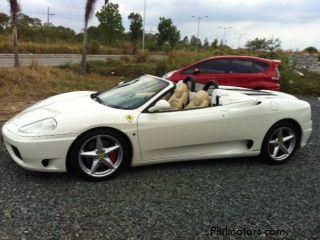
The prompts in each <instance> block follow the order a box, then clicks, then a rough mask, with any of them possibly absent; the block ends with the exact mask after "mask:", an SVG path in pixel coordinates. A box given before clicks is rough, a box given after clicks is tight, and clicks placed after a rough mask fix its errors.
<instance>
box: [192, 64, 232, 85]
mask: <svg viewBox="0 0 320 240" xmlns="http://www.w3.org/2000/svg"><path fill="white" fill-rule="evenodd" d="M229 68H230V60H229V59H215V60H208V61H205V62H202V63H199V65H198V66H196V68H195V71H194V72H193V77H194V78H195V79H196V81H197V82H199V83H203V84H206V83H208V82H209V81H211V80H215V81H217V82H218V83H219V84H220V85H228V82H229V80H230V79H229V75H230V74H229Z"/></svg>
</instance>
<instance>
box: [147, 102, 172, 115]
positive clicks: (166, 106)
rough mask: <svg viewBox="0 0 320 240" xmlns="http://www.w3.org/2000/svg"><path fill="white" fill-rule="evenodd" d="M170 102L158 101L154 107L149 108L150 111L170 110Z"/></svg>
mask: <svg viewBox="0 0 320 240" xmlns="http://www.w3.org/2000/svg"><path fill="white" fill-rule="evenodd" d="M170 108H171V106H170V103H169V102H168V101H166V100H160V101H158V102H157V103H156V104H155V105H154V106H153V107H151V108H149V110H148V111H149V112H151V113H153V112H158V111H168V110H170Z"/></svg>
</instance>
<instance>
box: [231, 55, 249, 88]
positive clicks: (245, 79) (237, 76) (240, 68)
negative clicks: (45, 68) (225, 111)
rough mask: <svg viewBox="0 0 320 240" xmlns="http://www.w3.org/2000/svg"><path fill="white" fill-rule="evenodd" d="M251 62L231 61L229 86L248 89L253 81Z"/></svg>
mask: <svg viewBox="0 0 320 240" xmlns="http://www.w3.org/2000/svg"><path fill="white" fill-rule="evenodd" d="M252 72H253V62H252V61H250V60H246V59H233V60H232V61H231V66H230V75H231V77H232V81H231V82H230V85H232V86H237V87H249V86H250V82H252V81H254V78H255V74H253V73H252Z"/></svg>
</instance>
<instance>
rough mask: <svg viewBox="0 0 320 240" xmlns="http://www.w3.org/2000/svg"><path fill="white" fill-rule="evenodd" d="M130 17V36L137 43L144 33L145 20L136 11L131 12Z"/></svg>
mask: <svg viewBox="0 0 320 240" xmlns="http://www.w3.org/2000/svg"><path fill="white" fill-rule="evenodd" d="M128 19H129V20H130V38H131V41H132V42H134V43H135V44H136V43H137V41H138V40H139V38H140V36H141V35H142V26H143V20H142V17H141V15H140V14H139V13H134V12H132V13H130V15H129V16H128Z"/></svg>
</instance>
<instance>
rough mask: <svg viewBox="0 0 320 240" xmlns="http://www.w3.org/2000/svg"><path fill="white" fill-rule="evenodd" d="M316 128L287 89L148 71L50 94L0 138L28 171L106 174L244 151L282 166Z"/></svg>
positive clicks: (9, 125)
mask: <svg viewBox="0 0 320 240" xmlns="http://www.w3.org/2000/svg"><path fill="white" fill-rule="evenodd" d="M189 83H191V84H189ZM188 85H191V86H190V87H189V86H188ZM196 88H198V89H199V88H200V89H199V90H198V91H196ZM311 130H312V121H311V109H310V105H309V104H308V103H307V102H304V101H301V100H298V99H297V98H295V97H293V96H291V95H288V94H285V93H280V92H272V91H254V90H250V89H243V88H235V87H220V88H219V86H218V85H217V84H216V82H214V81H212V82H210V83H209V84H207V85H205V86H201V85H199V84H197V86H196V84H195V83H194V81H193V79H192V78H187V79H186V80H185V81H183V82H179V83H178V84H174V83H172V82H170V81H167V80H164V79H161V78H157V77H153V76H149V75H145V76H142V77H140V78H138V79H136V80H132V81H129V82H126V83H123V84H120V85H119V86H117V87H115V88H113V89H111V90H109V91H105V92H100V93H94V92H72V93H66V94H61V95H58V96H54V97H51V98H48V99H46V100H44V101H41V102H39V103H37V104H35V105H33V106H31V107H29V108H28V109H26V110H25V111H23V112H22V113H20V114H18V115H17V116H15V117H14V118H12V119H11V120H9V121H8V122H7V123H6V124H4V126H3V128H2V136H3V140H4V144H5V146H6V149H7V150H8V152H9V154H10V156H11V158H12V159H13V160H14V161H15V162H16V163H18V164H19V165H20V166H22V167H23V168H25V169H28V170H34V171H44V172H65V171H67V170H69V169H71V170H73V171H75V172H77V173H78V174H80V175H81V176H84V177H87V178H89V179H92V180H101V179H106V178H109V177H111V176H113V175H114V174H115V173H117V172H118V171H119V170H120V169H121V168H123V167H124V166H126V165H128V164H129V165H131V166H139V165H146V164H154V163H163V162H174V161H182V160H198V159H213V158H230V157H244V156H260V158H261V159H264V160H266V161H268V162H270V163H274V164H280V163H283V162H285V161H287V160H289V159H290V158H291V157H292V155H293V154H294V152H295V151H296V149H298V148H301V147H303V146H305V145H306V143H307V140H308V138H309V136H310V134H311Z"/></svg>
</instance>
